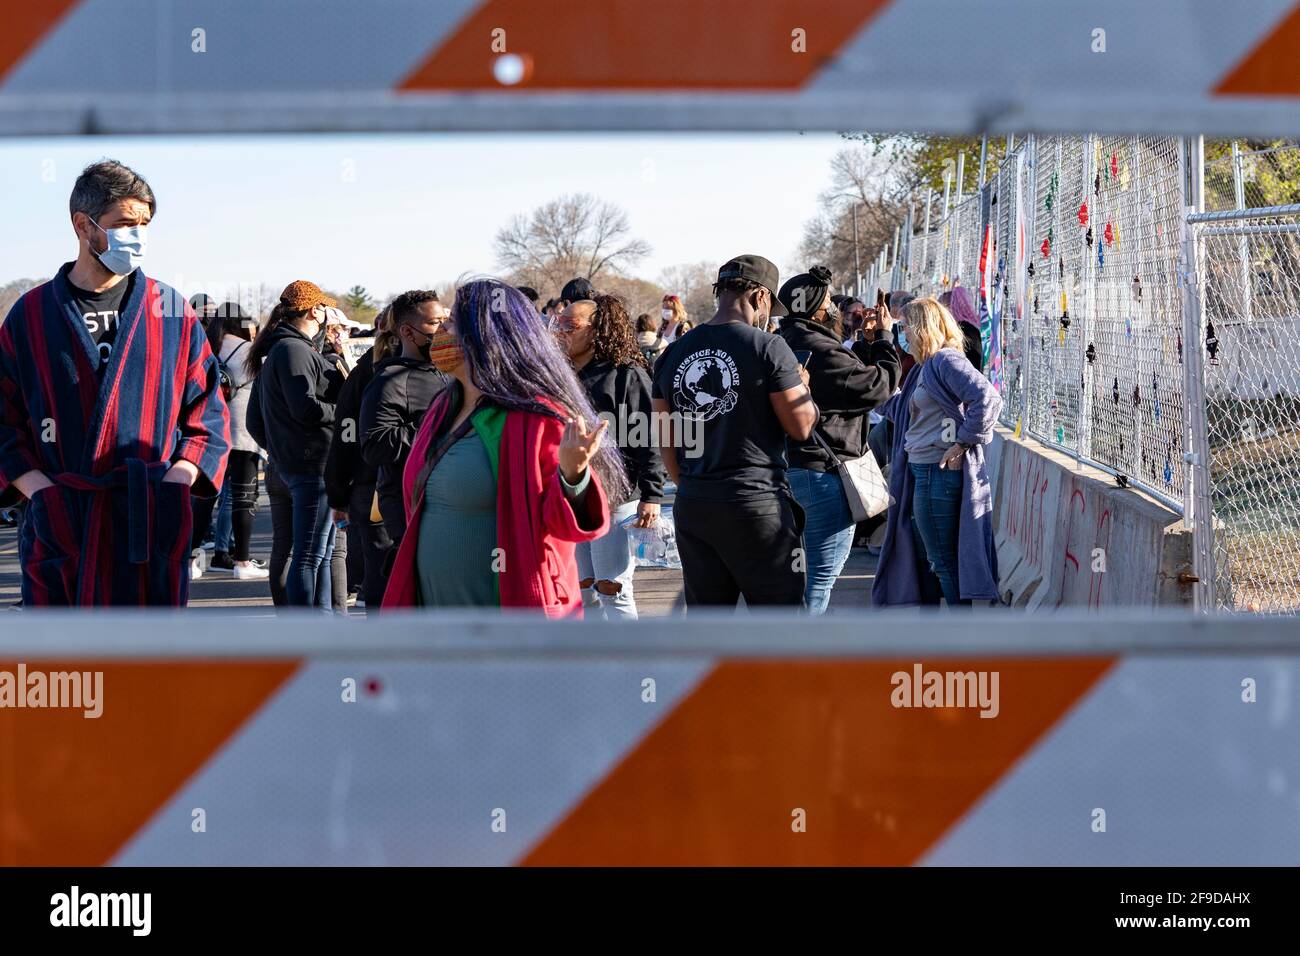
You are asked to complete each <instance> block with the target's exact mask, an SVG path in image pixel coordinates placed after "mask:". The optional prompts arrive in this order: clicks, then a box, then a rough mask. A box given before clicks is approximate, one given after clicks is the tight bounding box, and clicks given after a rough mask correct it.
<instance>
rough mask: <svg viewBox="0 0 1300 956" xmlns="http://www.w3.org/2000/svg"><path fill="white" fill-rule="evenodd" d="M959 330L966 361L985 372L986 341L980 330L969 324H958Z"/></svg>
mask: <svg viewBox="0 0 1300 956" xmlns="http://www.w3.org/2000/svg"><path fill="white" fill-rule="evenodd" d="M957 328H959V329H961V335H962V348H961V350H962V351H963V352H965V353H966V360H967V361H969V362H970V363H971V365H974V366H975V367H976V368H977V369H979V370H980V371H981V372H982V371H984V339H983V337H982V336H981V334H980V330H979V329H978V328H977V327H976V326H974V325H971V324H970V323H969V322H958V323H957Z"/></svg>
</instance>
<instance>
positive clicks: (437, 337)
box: [383, 279, 630, 617]
mask: <svg viewBox="0 0 1300 956" xmlns="http://www.w3.org/2000/svg"><path fill="white" fill-rule="evenodd" d="M545 321H546V320H545V319H544V318H543V317H542V316H541V315H539V314H538V312H537V310H536V309H535V308H533V306H532V303H530V302H529V301H528V299H527V298H525V297H524V295H523V293H521V292H519V291H518V290H517V289H515V288H513V287H511V286H508V285H506V284H505V283H504V282H500V281H498V280H496V279H475V280H473V281H471V282H468V283H466V284H465V285H463V286H461V287H460V288H459V289H458V290H457V291H456V301H455V304H454V305H453V306H452V312H451V317H450V318H449V319H448V320H447V322H446V323H445V324H444V325H443V328H442V330H441V331H440V332H438V333H436V334H434V336H433V337H432V341H431V342H430V346H429V352H430V360H431V361H432V362H433V364H434V365H436V366H437V367H438V369H439V370H440V371H442V372H444V373H446V374H448V375H450V376H451V377H452V378H453V379H454V381H453V382H452V384H451V385H449V386H448V387H447V388H445V389H443V390H442V392H440V393H439V394H438V396H437V398H435V399H434V402H433V404H432V405H431V406H430V407H429V411H428V413H427V414H426V415H425V417H424V422H423V424H422V425H421V427H420V432H419V435H418V436H417V437H416V439H415V444H414V445H413V446H412V448H411V454H410V457H409V458H408V459H407V463H406V470H405V472H404V474H403V497H404V500H405V504H406V517H407V532H406V535H405V537H403V538H402V543H401V546H400V548H399V549H398V552H397V557H396V561H395V563H394V566H393V572H392V576H391V578H390V579H389V582H388V590H387V591H386V592H385V594H384V604H383V606H384V608H385V609H388V608H394V607H417V606H418V607H438V608H444V607H502V608H505V607H530V608H536V609H539V610H541V611H543V612H544V613H545V614H546V615H547V616H548V617H566V616H574V617H580V616H581V615H582V592H581V589H580V587H579V582H578V570H577V564H576V562H575V560H574V547H575V545H576V544H577V543H579V542H583V541H592V540H595V539H596V538H599V537H600V536H601V535H603V534H604V533H605V531H606V530H608V526H609V517H608V516H609V501H610V500H613V501H623V500H624V499H626V498H627V497H628V496H629V494H630V489H629V486H628V481H627V476H626V474H625V473H624V470H623V462H622V458H621V456H620V455H619V451H618V448H617V446H615V445H612V444H610V443H604V442H602V437H603V435H604V431H605V428H606V423H605V422H603V421H602V422H599V424H597V421H598V418H597V415H596V412H595V410H594V409H593V408H592V407H591V402H590V400H589V399H588V398H587V393H586V390H585V389H584V388H583V387H582V385H581V384H580V383H579V382H578V379H577V376H576V375H575V374H574V372H573V368H572V366H571V365H570V364H569V361H568V358H567V356H566V355H565V354H564V353H563V352H562V351H561V350H560V347H559V345H558V344H557V343H556V341H555V339H554V337H553V336H552V335H550V334H549V333H548V331H547V329H546V325H545ZM588 423H590V425H591V427H590V428H589V427H588Z"/></svg>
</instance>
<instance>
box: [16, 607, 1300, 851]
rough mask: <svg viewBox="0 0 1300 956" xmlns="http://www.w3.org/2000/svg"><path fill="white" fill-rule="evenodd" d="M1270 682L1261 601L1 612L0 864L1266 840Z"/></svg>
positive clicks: (1291, 807) (1258, 844)
mask: <svg viewBox="0 0 1300 956" xmlns="http://www.w3.org/2000/svg"><path fill="white" fill-rule="evenodd" d="M20 672H21V676H22V681H21V685H22V686H21V688H20V687H19V676H20ZM6 675H8V676H7V677H6ZM74 675H76V678H79V679H76V678H74ZM96 675H98V676H96ZM37 688H39V689H40V693H39V694H37V693H36V689H37ZM6 689H7V691H8V696H6ZM19 690H22V691H23V698H22V705H21V706H19V704H18V702H17V699H16V698H15V696H14V695H15V694H16V693H18V691H19ZM1298 692H1300V644H1297V642H1296V632H1295V625H1294V622H1289V621H1286V620H1284V619H1278V618H1235V617H1224V618H1207V617H1193V616H1190V615H1182V614H1179V615H1172V614H1152V613H1144V614H1133V613H1130V614H1127V615H1122V616H1117V615H1105V616H1097V615H1093V616H1090V617H1086V618H1084V617H1075V616H1068V615H1059V616H1058V615H1053V616H1037V617H1034V616H1025V615H1017V614H1009V613H1007V614H1004V613H986V614H980V613H975V614H968V615H964V616H958V615H952V614H948V615H945V616H941V617H940V616H934V617H931V616H922V615H918V614H915V613H912V614H905V613H891V614H886V613H864V614H860V615H832V616H831V617H828V618H825V619H823V620H822V621H819V622H817V624H816V626H815V627H812V626H810V622H809V621H808V619H807V618H804V617H796V616H792V615H777V616H767V615H748V616H741V617H736V616H732V615H722V616H719V615H691V616H689V617H687V618H684V619H671V620H664V619H660V620H659V621H653V620H643V621H640V622H637V623H635V624H632V625H613V624H604V623H594V622H586V623H576V624H575V623H560V622H539V621H535V620H530V619H526V618H525V619H514V618H509V617H505V618H503V617H502V616H500V615H496V614H493V615H491V616H482V615H480V616H445V615H438V616H433V615H412V616H405V617H396V618H387V617H385V618H381V619H379V620H373V619H372V620H369V621H366V622H364V623H361V622H355V621H353V622H348V621H325V620H322V619H321V618H318V617H316V616H307V617H288V618H280V619H268V618H261V619H259V618H255V617H249V618H244V619H239V618H234V617H230V616H216V615H212V616H208V615H189V616H186V617H183V618H181V617H174V616H171V615H166V616H141V615H127V616H116V615H111V614H102V613H96V614H94V616H88V615H58V614H30V613H29V614H22V615H9V616H7V617H6V619H5V620H4V622H3V625H0V864H3V865H32V864H36V865H86V864H121V865H143V864H158V865H226V864H253V865H261V864H268V865H269V864H345V865H362V864H491V865H506V864H525V865H528V864H533V865H552V864H555V865H571V864H573V865H586V864H611V865H632V864H648V865H670V864H682V865H713V864H738V865H751V864H752V865H761V864H765V865H787V864H808V865H861V864H868V865H873V864H891V865H892V864H1119V865H1161V864H1164V865H1212V866H1219V865H1235V864H1274V865H1279V864H1289V863H1294V861H1295V860H1296V859H1297V858H1300V748H1298V747H1296V745H1295V741H1296V740H1297V737H1298V733H1297V732H1298V731H1300V706H1297V704H1298V702H1300V701H1298Z"/></svg>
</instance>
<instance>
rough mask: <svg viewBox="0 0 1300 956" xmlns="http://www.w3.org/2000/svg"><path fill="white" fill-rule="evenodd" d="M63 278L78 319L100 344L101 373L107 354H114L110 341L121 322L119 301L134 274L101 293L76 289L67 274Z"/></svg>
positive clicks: (114, 336) (120, 303)
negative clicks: (78, 315) (79, 318)
mask: <svg viewBox="0 0 1300 956" xmlns="http://www.w3.org/2000/svg"><path fill="white" fill-rule="evenodd" d="M63 281H64V282H65V283H67V286H68V295H69V296H70V297H71V299H72V302H73V304H74V305H75V306H76V307H77V312H78V313H79V314H80V315H81V320H82V321H83V322H85V323H86V331H87V332H89V333H90V337H91V338H92V339H93V340H94V342H95V345H97V346H98V347H99V368H98V369H97V371H99V372H103V371H104V369H105V367H106V366H107V365H108V359H109V356H111V355H112V354H113V343H114V341H116V339H117V327H118V323H119V322H120V321H121V313H122V303H123V302H125V301H126V299H127V296H128V295H129V294H130V292H131V285H132V283H134V282H135V273H134V272H132V273H131V274H130V275H129V276H127V277H126V278H125V279H123V280H122V281H121V282H119V283H117V284H116V285H114V286H112V287H111V288H108V289H105V290H104V291H103V292H91V291H89V290H88V289H79V288H77V287H76V286H75V285H73V284H72V282H71V281H69V280H68V277H67V275H66V274H65V275H64V276H63Z"/></svg>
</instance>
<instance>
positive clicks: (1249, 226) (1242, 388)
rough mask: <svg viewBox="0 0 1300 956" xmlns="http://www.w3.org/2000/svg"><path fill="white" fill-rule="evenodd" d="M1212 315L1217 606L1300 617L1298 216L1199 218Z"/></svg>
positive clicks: (1200, 258)
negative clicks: (1297, 614)
mask: <svg viewBox="0 0 1300 956" xmlns="http://www.w3.org/2000/svg"><path fill="white" fill-rule="evenodd" d="M1191 223H1192V229H1193V231H1194V235H1195V240H1196V254H1197V286H1198V288H1199V290H1200V293H1201V306H1202V308H1203V310H1204V313H1205V314H1204V322H1203V326H1204V336H1205V343H1204V345H1205V354H1206V364H1205V405H1206V431H1207V433H1208V439H1209V447H1210V462H1209V490H1210V496H1211V503H1212V507H1213V511H1214V519H1215V520H1214V526H1213V528H1214V531H1213V581H1214V585H1213V595H1214V602H1215V604H1216V606H1218V607H1221V608H1227V609H1235V610H1252V611H1267V612H1284V613H1296V612H1297V611H1300V205H1291V206H1278V207H1272V208H1263V209H1252V210H1238V211H1232V212H1225V213H1217V214H1216V213H1207V214H1205V215H1200V216H1192V217H1191Z"/></svg>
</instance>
